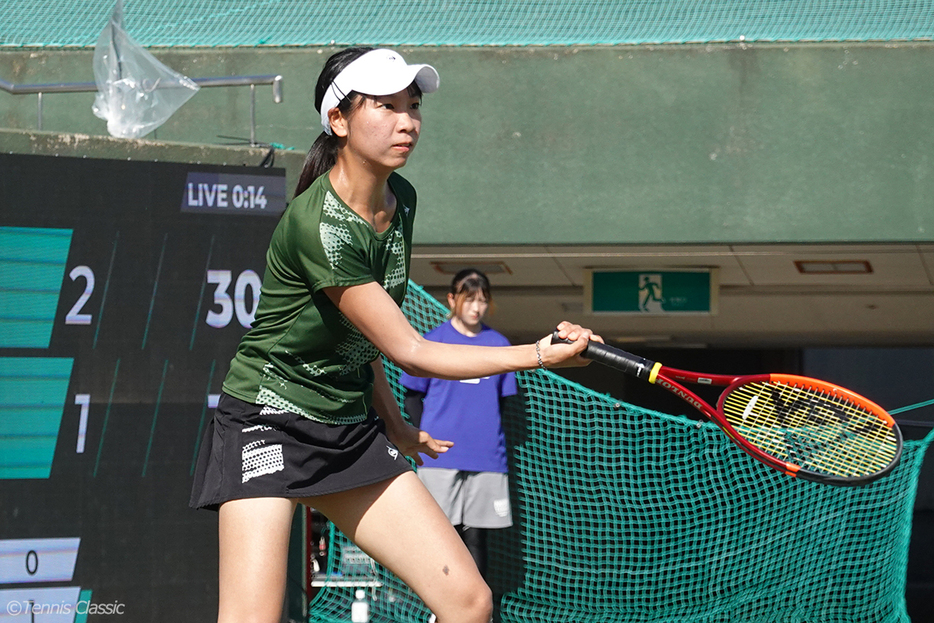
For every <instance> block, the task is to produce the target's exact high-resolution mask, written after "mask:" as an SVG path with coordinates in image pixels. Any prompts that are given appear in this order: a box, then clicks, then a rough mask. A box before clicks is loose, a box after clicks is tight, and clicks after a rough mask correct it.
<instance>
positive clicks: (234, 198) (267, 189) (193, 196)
mask: <svg viewBox="0 0 934 623" xmlns="http://www.w3.org/2000/svg"><path fill="white" fill-rule="evenodd" d="M284 210H285V176H284V175H247V174H239V173H236V174H232V173H209V172H204V171H189V172H188V176H187V179H186V180H185V188H184V190H183V191H182V212H195V213H200V214H244V215H251V216H259V215H265V216H278V215H279V214H282V212H283V211H284Z"/></svg>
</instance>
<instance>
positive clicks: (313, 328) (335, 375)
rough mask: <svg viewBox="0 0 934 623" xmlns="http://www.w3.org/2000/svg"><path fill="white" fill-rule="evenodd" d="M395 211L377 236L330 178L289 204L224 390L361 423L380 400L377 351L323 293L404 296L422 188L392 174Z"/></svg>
mask: <svg viewBox="0 0 934 623" xmlns="http://www.w3.org/2000/svg"><path fill="white" fill-rule="evenodd" d="M389 185H390V188H391V189H392V192H393V194H394V195H395V197H396V213H395V215H394V216H393V218H392V221H391V223H390V225H389V227H388V228H387V229H386V230H385V231H383V232H380V233H377V232H376V231H375V230H374V229H373V227H372V226H371V225H370V224H369V223H367V222H366V221H364V220H363V219H362V218H360V217H359V216H357V214H356V213H355V212H354V211H353V210H351V209H350V208H349V207H348V206H347V205H345V204H344V203H343V202H342V201H341V200H340V198H339V197H338V196H337V193H336V192H334V189H333V188H332V186H331V182H330V180H329V179H328V175H327V174H325V175H322V176H321V177H319V178H318V179H317V180H315V182H314V183H313V184H312V185H311V187H310V188H309V189H308V190H306V191H305V192H304V193H302V194H301V195H299V196H298V197H296V198H295V199H294V200H293V201H292V203H291V204H290V205H289V207H288V209H287V210H286V212H285V214H284V215H283V216H282V220H281V221H280V222H279V225H278V227H276V231H275V233H273V236H272V241H271V242H270V244H269V250H268V251H267V253H266V274H265V275H264V277H263V287H262V291H261V294H260V300H259V306H258V307H257V310H256V319H255V321H254V322H253V328H252V329H250V331H249V332H248V333H247V334H246V335H245V336H244V337H243V340H242V341H241V342H240V347H239V349H238V350H237V354H236V356H235V357H234V359H233V361H232V362H231V365H230V371H229V372H228V373H227V378H226V379H225V380H224V391H225V392H227V393H228V394H230V395H232V396H235V397H237V398H240V399H241V400H245V401H247V402H251V403H254V404H264V405H268V406H269V407H270V408H274V409H283V410H287V411H291V412H293V413H299V414H301V415H304V416H305V417H308V418H311V419H313V420H317V421H319V422H325V423H327V424H353V423H356V422H361V421H363V420H364V419H365V418H366V416H367V413H368V412H369V409H370V406H371V405H372V402H373V400H372V398H373V369H372V368H371V367H370V365H369V364H370V362H371V361H373V360H374V359H376V358H377V357H378V356H379V351H378V350H377V349H376V347H375V346H373V344H371V343H370V342H369V340H367V339H366V338H365V337H364V336H363V334H362V333H360V332H359V331H358V330H357V329H356V327H354V326H353V324H351V323H350V321H349V320H347V318H345V317H344V315H343V314H342V313H341V312H340V311H339V310H338V309H337V307H336V306H335V305H334V304H333V303H332V302H331V300H330V299H329V298H328V297H327V295H326V294H325V293H324V288H328V287H333V286H354V285H360V284H364V283H369V282H371V281H376V282H378V283H379V284H380V285H382V286H383V288H384V289H385V290H386V291H387V292H388V293H389V295H390V296H391V297H392V298H393V300H394V301H396V303H397V304H399V305H402V300H403V299H404V298H405V290H406V285H407V283H408V276H409V261H410V258H411V253H412V221H413V220H414V218H415V189H414V188H413V187H412V186H411V184H409V183H408V182H407V181H405V180H404V179H403V178H402V177H401V176H399V175H396V174H395V173H393V174H392V175H390V177H389Z"/></svg>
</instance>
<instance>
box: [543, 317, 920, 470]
mask: <svg viewBox="0 0 934 623" xmlns="http://www.w3.org/2000/svg"><path fill="white" fill-rule="evenodd" d="M552 340H553V341H556V342H566V341H567V340H562V339H561V338H559V337H558V333H557V331H556V332H555V333H554V335H553V336H552ZM583 356H584V357H587V358H589V359H593V360H594V361H597V362H599V363H602V364H604V365H607V366H609V367H611V368H614V369H616V370H620V371H621V372H624V373H626V374H628V375H630V376H634V377H636V378H638V379H642V380H643V381H648V382H649V383H652V384H654V385H659V386H661V387H663V388H665V389H667V390H668V391H670V392H671V393H672V394H674V395H675V396H677V397H679V398H681V399H682V400H684V401H685V402H687V403H688V404H690V405H691V406H692V407H694V408H695V409H697V410H698V411H700V412H701V413H703V414H704V415H706V416H707V417H708V418H709V419H710V420H711V421H712V422H713V423H714V424H716V425H717V426H719V427H720V429H721V430H723V432H725V433H726V434H727V436H728V437H729V438H730V439H731V440H732V441H733V442H734V443H735V444H736V445H738V446H739V447H740V448H741V449H742V450H743V451H744V452H746V454H748V455H749V456H751V457H752V458H754V459H756V460H757V461H760V462H762V463H764V464H765V465H768V466H769V467H771V468H772V469H775V470H778V471H780V472H782V473H783V474H786V475H788V476H793V477H795V478H800V479H802V480H810V481H814V482H822V483H825V484H831V485H839V486H852V485H862V484H866V483H869V482H872V481H873V480H876V479H878V478H881V477H882V476H885V475H886V474H888V473H889V472H891V471H892V470H893V469H894V468H895V466H896V465H897V464H898V461H899V459H900V458H901V455H902V434H901V431H900V430H899V428H898V425H897V424H896V423H895V420H894V419H893V418H892V416H891V415H889V414H888V413H887V412H886V411H885V410H884V409H883V408H882V407H880V406H879V405H877V404H876V403H874V402H872V401H871V400H868V399H867V398H864V397H862V396H860V395H859V394H856V393H854V392H852V391H850V390H848V389H846V388H843V387H840V386H838V385H834V384H832V383H827V382H825V381H820V380H817V379H811V378H807V377H803V376H795V375H792V374H759V375H746V376H735V375H725V374H722V375H721V374H707V373H703V374H702V373H697V372H689V371H687V370H678V369H676V368H669V367H667V366H663V365H662V364H660V363H658V362H655V361H651V360H648V359H645V358H644V357H639V356H637V355H633V354H632V353H628V352H626V351H624V350H621V349H618V348H614V347H612V346H607V345H606V344H601V343H600V342H590V344H588V346H587V349H586V350H585V351H584V353H583ZM679 381H680V382H686V383H695V384H700V385H715V386H725V387H726V389H724V390H723V393H721V394H720V398H719V399H718V401H717V406H716V408H714V407H712V406H711V405H710V404H708V403H707V402H706V401H704V400H703V399H702V398H701V397H700V396H698V395H697V394H695V393H694V392H692V391H691V390H689V389H688V388H686V387H684V386H683V385H681V383H680V382H679Z"/></svg>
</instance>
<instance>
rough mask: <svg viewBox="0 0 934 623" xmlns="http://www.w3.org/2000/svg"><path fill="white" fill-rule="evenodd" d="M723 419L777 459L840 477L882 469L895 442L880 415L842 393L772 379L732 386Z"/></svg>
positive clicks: (890, 457)
mask: <svg viewBox="0 0 934 623" xmlns="http://www.w3.org/2000/svg"><path fill="white" fill-rule="evenodd" d="M723 413H724V415H725V416H726V418H727V421H728V422H729V423H730V424H731V425H732V426H733V427H734V428H735V429H736V430H737V432H739V433H740V434H741V435H742V436H743V437H744V438H745V439H746V440H747V441H749V442H750V443H752V444H753V445H755V446H756V447H758V448H760V449H761V450H763V451H764V452H766V453H767V454H769V455H771V456H774V457H775V458H778V459H779V460H781V461H784V462H787V463H792V464H794V465H798V466H800V467H801V468H802V469H805V470H808V471H811V472H816V473H821V474H827V475H832V476H840V477H857V476H864V475H867V474H872V473H876V472H878V471H881V470H882V469H885V468H886V467H887V466H888V465H889V464H890V463H891V462H892V461H893V460H894V459H895V457H896V455H897V452H898V442H897V439H896V437H895V434H894V433H893V431H892V429H891V428H890V427H889V426H888V425H887V424H886V422H885V421H883V420H882V419H881V418H880V417H879V416H878V415H876V414H875V413H874V412H872V411H871V410H869V409H866V408H864V407H863V406H862V405H860V404H858V403H855V402H853V401H851V400H849V399H847V398H846V397H844V396H841V395H838V394H835V393H832V392H828V391H823V390H821V389H817V388H813V387H806V386H798V385H793V384H789V383H779V382H774V381H764V382H754V383H747V384H743V385H740V386H738V387H736V388H735V389H734V390H732V391H731V392H730V393H729V394H728V395H727V396H725V398H724V401H723Z"/></svg>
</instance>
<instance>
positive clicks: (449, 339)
mask: <svg viewBox="0 0 934 623" xmlns="http://www.w3.org/2000/svg"><path fill="white" fill-rule="evenodd" d="M425 338H426V339H429V340H431V341H433V342H441V343H444V344H470V345H472V346H509V340H507V339H506V338H505V337H504V336H503V335H502V334H500V333H498V332H496V331H494V330H493V329H491V328H489V327H488V326H486V325H483V328H482V329H481V331H480V333H479V334H478V335H477V336H475V337H468V336H466V335H463V334H462V333H460V332H458V330H457V329H455V328H454V327H453V326H451V321H450V320H448V321H447V322H445V323H444V324H442V325H440V326H438V327H436V328H434V329H432V330H431V331H429V332H428V333H426V334H425ZM400 382H401V383H402V386H403V387H407V388H408V389H414V390H415V391H419V392H422V393H424V394H425V403H424V410H423V412H422V422H421V427H422V430H424V431H427V432H428V433H429V434H430V435H431V436H432V437H434V438H435V439H445V440H449V441H453V442H454V447H453V448H451V449H450V450H448V451H447V452H445V453H444V454H441V455H439V456H438V458H437V459H436V460H432V459H430V458H428V457H425V467H444V468H448V469H459V470H462V471H469V472H500V473H506V471H507V467H506V437H505V435H503V426H502V423H501V422H500V413H499V401H500V398H505V397H506V396H513V395H515V394H516V393H517V392H518V389H517V387H516V375H515V374H513V373H512V372H510V373H508V374H498V375H496V376H485V377H483V378H481V379H471V380H468V381H445V380H441V379H430V378H422V377H415V376H410V375H408V374H406V373H403V374H402V378H401V379H400Z"/></svg>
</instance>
